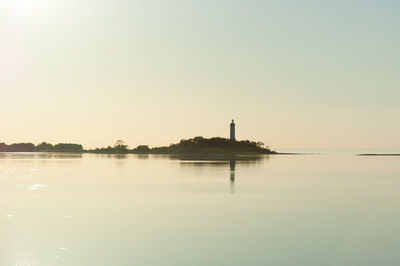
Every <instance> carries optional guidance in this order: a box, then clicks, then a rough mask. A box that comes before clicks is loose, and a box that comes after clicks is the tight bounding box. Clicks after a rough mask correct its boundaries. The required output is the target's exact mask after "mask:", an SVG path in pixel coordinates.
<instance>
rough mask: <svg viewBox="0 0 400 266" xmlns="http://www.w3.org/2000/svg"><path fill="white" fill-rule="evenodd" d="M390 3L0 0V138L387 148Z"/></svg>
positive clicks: (394, 41)
mask: <svg viewBox="0 0 400 266" xmlns="http://www.w3.org/2000/svg"><path fill="white" fill-rule="evenodd" d="M399 13H400V2H399V1H394V0H382V1H370V0H359V1H356V0H335V1H329V0H326V1H320V0H315V1H311V0H305V1H297V0H293V1H290V0H284V1H282V0H281V1H268V0H265V1H261V0H249V1H243V0H201V1H194V0H169V1H165V0H146V1H135V0H129V1H128V0H114V1H105V0H95V1H94V0H85V1H82V0H0V101H1V102H0V142H6V143H13V142H33V143H40V142H42V141H47V142H50V143H58V142H73V143H81V144H83V145H84V147H86V148H92V147H100V146H107V145H113V144H114V142H115V141H116V140H118V139H121V140H124V141H125V142H126V144H128V145H129V146H130V147H135V146H137V145H139V144H148V145H150V146H160V145H169V144H170V143H174V142H178V141H179V140H180V139H182V138H191V137H194V136H204V137H213V136H221V137H229V123H230V121H231V119H235V122H236V136H237V138H238V139H250V140H255V141H262V142H264V143H265V144H266V145H268V146H270V147H271V148H273V149H276V150H279V149H280V148H281V149H283V148H298V149H301V148H327V149H356V148H357V149H400V138H399V136H400V123H399V115H400V105H399V103H398V102H399V99H400V77H399V75H398V70H399V69H400V50H399V47H400V16H399V15H398V14H399Z"/></svg>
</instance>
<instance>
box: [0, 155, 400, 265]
mask: <svg viewBox="0 0 400 266" xmlns="http://www.w3.org/2000/svg"><path fill="white" fill-rule="evenodd" d="M399 207H400V157H360V156H354V155H351V154H336V153H335V154H321V155H273V156H263V157H261V158H259V159H257V160H250V161H189V160H183V161H181V160H178V159H174V158H170V157H168V156H138V155H127V156H116V155H94V154H83V155H67V154H50V153H48V154H46V153H25V154H16V153H4V154H0V235H1V238H0V265H5V266H7V265H16V266H22V265H24V266H25V265H29V266H30V265H41V266H42V265H45V266H55V265H84V266H89V265H96V266H97V265H123V266H124V265H140V266H146V265H151V266H153V265H160V266H161V265H163V266H164V265H171V266H172V265H174V266H175V265H185V266H191V265H194V266H197V265H209V266H210V265H211V266H214V265H215V266H221V265H238V266H239V265H240V266H251V265H273V266H280V265H295V266H310V265H318V266H320V265H332V266H337V265H341V266H343V265H348V266H357V265H363V266H365V265H371V266H372V265H373V266H376V265H385V266H387V265H396V266H397V265H399V263H400V252H398V248H399V246H400V212H399Z"/></svg>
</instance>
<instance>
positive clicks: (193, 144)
mask: <svg viewBox="0 0 400 266" xmlns="http://www.w3.org/2000/svg"><path fill="white" fill-rule="evenodd" d="M85 152H89V153H115V154H121V153H133V154H166V155H204V156H211V155H213V156H218V155H221V156H238V155H243V156H247V155H261V154H277V152H275V151H272V150H270V149H269V148H268V147H265V145H264V143H262V142H255V141H249V140H240V141H239V140H234V139H227V138H221V137H213V138H203V137H194V138H191V139H182V140H181V141H180V142H179V143H175V144H171V145H169V146H163V147H154V148H150V147H149V146H148V145H139V146H137V147H136V148H134V149H132V150H130V149H128V146H127V145H125V144H124V143H123V142H122V141H120V140H119V141H117V142H116V143H115V145H114V146H113V147H111V146H108V147H107V148H97V149H92V150H87V151H85Z"/></svg>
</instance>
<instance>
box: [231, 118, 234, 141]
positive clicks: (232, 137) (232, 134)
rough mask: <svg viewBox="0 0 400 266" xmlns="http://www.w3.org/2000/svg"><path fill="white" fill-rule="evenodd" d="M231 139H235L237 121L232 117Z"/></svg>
mask: <svg viewBox="0 0 400 266" xmlns="http://www.w3.org/2000/svg"><path fill="white" fill-rule="evenodd" d="M230 139H231V140H235V122H233V119H232V123H231V137H230Z"/></svg>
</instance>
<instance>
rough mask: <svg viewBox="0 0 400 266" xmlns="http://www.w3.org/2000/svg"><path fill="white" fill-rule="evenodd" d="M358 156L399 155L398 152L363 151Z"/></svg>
mask: <svg viewBox="0 0 400 266" xmlns="http://www.w3.org/2000/svg"><path fill="white" fill-rule="evenodd" d="M358 156H400V153H364V154H358Z"/></svg>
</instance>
